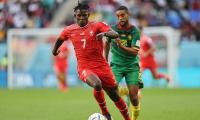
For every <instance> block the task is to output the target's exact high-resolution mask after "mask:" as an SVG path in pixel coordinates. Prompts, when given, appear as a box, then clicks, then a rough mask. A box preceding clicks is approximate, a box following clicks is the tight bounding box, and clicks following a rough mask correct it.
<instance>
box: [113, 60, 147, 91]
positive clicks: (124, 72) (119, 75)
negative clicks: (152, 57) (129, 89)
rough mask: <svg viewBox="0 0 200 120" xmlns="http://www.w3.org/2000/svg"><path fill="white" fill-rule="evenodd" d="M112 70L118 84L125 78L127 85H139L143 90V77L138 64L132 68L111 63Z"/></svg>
mask: <svg viewBox="0 0 200 120" xmlns="http://www.w3.org/2000/svg"><path fill="white" fill-rule="evenodd" d="M111 68H112V72H113V74H114V76H115V78H116V80H117V82H118V83H120V82H121V80H122V79H123V77H125V81H126V84H127V85H139V87H140V88H143V82H142V75H141V72H140V68H139V65H138V64H134V65H132V66H131V67H130V66H120V65H117V64H114V63H111Z"/></svg>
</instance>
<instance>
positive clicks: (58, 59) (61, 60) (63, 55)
mask: <svg viewBox="0 0 200 120" xmlns="http://www.w3.org/2000/svg"><path fill="white" fill-rule="evenodd" d="M59 50H60V53H59V54H58V55H57V56H55V57H54V67H55V70H56V71H61V72H66V69H67V66H68V65H67V63H68V62H67V58H68V53H69V50H68V48H67V44H63V45H62V46H61V47H60V48H59Z"/></svg>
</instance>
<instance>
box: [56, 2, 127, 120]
mask: <svg viewBox="0 0 200 120" xmlns="http://www.w3.org/2000/svg"><path fill="white" fill-rule="evenodd" d="M74 17H75V19H76V23H75V24H72V25H70V26H67V27H65V28H64V30H63V31H62V32H61V34H60V36H59V38H58V39H57V41H56V43H55V46H54V48H53V51H52V53H53V55H55V56H56V55H58V54H59V50H58V48H59V47H60V46H61V45H62V43H63V42H64V40H71V41H72V44H73V46H74V50H75V53H76V57H77V61H78V74H79V77H80V79H81V80H82V81H83V82H85V83H87V84H88V85H89V86H91V87H92V88H94V92H93V93H94V97H95V99H96V101H97V102H98V104H99V107H100V109H101V112H102V114H103V115H104V116H105V117H106V118H107V119H108V120H112V118H111V115H110V113H109V111H108V108H107V106H106V101H105V98H104V92H103V90H105V92H106V93H107V94H108V96H109V97H110V98H111V100H112V101H113V102H114V103H115V105H116V106H117V108H118V109H119V110H120V112H121V114H122V116H123V118H124V120H130V116H129V113H128V107H127V106H126V103H125V102H124V101H123V99H122V98H121V97H120V96H119V95H118V92H117V91H118V90H117V83H116V81H115V78H114V76H113V73H112V72H111V69H110V67H109V65H108V63H107V61H106V60H105V59H104V57H103V41H102V37H103V36H107V37H111V38H113V39H114V38H118V34H117V33H116V32H114V31H113V30H111V28H110V27H109V26H108V25H106V24H105V23H103V22H89V21H88V18H89V6H88V5H86V4H81V3H79V4H78V5H77V6H76V7H75V8H74Z"/></svg>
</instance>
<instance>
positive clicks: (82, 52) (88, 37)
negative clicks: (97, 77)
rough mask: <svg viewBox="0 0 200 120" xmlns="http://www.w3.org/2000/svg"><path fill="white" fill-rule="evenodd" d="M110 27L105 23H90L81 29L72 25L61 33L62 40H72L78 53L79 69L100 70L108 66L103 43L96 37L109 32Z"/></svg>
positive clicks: (76, 25)
mask: <svg viewBox="0 0 200 120" xmlns="http://www.w3.org/2000/svg"><path fill="white" fill-rule="evenodd" d="M109 30H110V27H109V26H108V25H106V24H105V23H103V22H89V23H88V24H87V25H86V26H84V27H80V26H79V25H78V24H72V25H70V26H67V27H65V28H64V30H63V31H62V32H61V35H60V37H61V39H63V40H68V39H69V40H71V41H72V44H73V46H74V50H75V53H76V58H77V62H78V68H84V69H85V68H90V69H91V68H98V67H100V66H101V67H102V66H108V63H107V62H106V60H105V59H104V57H103V54H102V53H103V41H102V40H97V39H96V35H97V34H99V33H101V32H107V31H109Z"/></svg>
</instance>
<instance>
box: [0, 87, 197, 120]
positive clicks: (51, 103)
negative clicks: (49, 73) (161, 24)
mask: <svg viewBox="0 0 200 120" xmlns="http://www.w3.org/2000/svg"><path fill="white" fill-rule="evenodd" d="M106 99H107V104H108V107H109V110H110V112H111V114H112V116H113V118H114V120H123V119H122V117H121V116H120V113H119V111H118V110H117V109H116V108H115V106H114V104H113V103H112V102H111V101H110V100H109V99H108V97H106ZM95 112H99V108H98V106H97V104H96V102H95V100H94V98H93V96H92V90H91V89H84V88H70V89H69V91H68V92H67V93H62V92H60V91H58V90H57V89H20V90H6V89H0V120H87V118H88V116H89V115H90V114H92V113H95ZM199 115H200V89H166V88H165V89H162V88H151V89H150V88H146V89H144V90H143V98H142V111H141V114H140V119H139V120H198V119H200V118H199Z"/></svg>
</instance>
